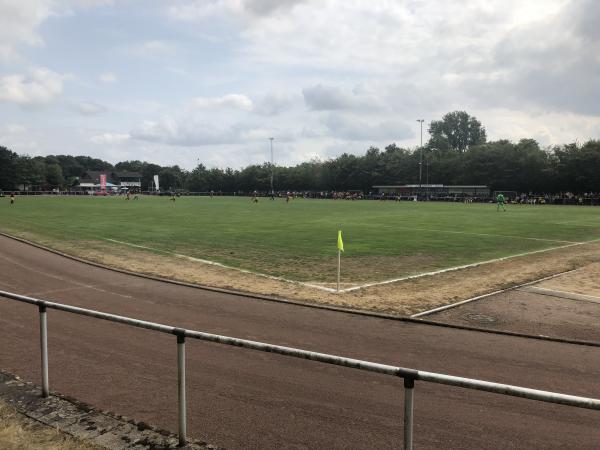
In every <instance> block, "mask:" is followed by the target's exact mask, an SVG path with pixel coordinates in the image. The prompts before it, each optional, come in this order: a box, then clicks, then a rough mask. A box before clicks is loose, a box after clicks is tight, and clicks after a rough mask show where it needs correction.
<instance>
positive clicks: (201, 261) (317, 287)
mask: <svg viewBox="0 0 600 450" xmlns="http://www.w3.org/2000/svg"><path fill="white" fill-rule="evenodd" d="M104 240H105V241H109V242H115V243H117V244H122V245H127V246H129V247H135V248H141V249H144V250H150V251H155V252H160V253H165V254H167V255H171V256H175V257H176V258H181V259H187V260H188V261H193V262H199V263H202V264H207V265H210V266H216V267H221V268H223V269H230V270H236V271H238V272H241V273H247V274H250V275H255V276H259V277H263V278H268V279H270V280H277V281H283V282H285V283H293V284H301V285H303V286H308V287H312V288H315V289H320V290H322V291H326V292H336V290H335V289H331V288H328V287H325V286H319V285H317V284H311V283H304V282H302V281H294V280H288V279H287V278H283V277H276V276H274V275H267V274H264V273H260V272H253V271H251V270H246V269H240V268H239V267H233V266H228V265H226V264H221V263H219V262H216V261H210V260H208V259H201V258H195V257H193V256H188V255H182V254H180V253H173V252H169V251H167V250H161V249H159V248H152V247H146V246H144V245H138V244H132V243H130V242H124V241H118V240H116V239H108V238H105V239H104Z"/></svg>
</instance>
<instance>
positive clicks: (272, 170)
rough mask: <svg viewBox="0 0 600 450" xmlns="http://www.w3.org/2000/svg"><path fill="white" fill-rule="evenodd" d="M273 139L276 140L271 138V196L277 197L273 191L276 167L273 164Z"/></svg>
mask: <svg viewBox="0 0 600 450" xmlns="http://www.w3.org/2000/svg"><path fill="white" fill-rule="evenodd" d="M273 139H275V138H272V137H270V138H269V140H270V141H271V195H275V191H274V190H273V172H274V171H275V165H274V163H273Z"/></svg>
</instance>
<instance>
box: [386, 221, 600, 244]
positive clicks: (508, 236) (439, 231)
mask: <svg viewBox="0 0 600 450" xmlns="http://www.w3.org/2000/svg"><path fill="white" fill-rule="evenodd" d="M598 226H600V225H598ZM384 228H392V229H395V230H411V231H424V232H426V233H446V234H465V235H470V236H487V237H495V238H510V239H525V240H528V241H542V242H558V243H561V244H582V243H583V242H580V241H564V240H561V239H546V238H535V237H528V236H515V235H511V234H494V233H473V232H470V231H457V230H440V229H438V228H413V227H407V226H402V225H388V226H384Z"/></svg>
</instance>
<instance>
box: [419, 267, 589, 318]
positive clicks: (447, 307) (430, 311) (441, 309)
mask: <svg viewBox="0 0 600 450" xmlns="http://www.w3.org/2000/svg"><path fill="white" fill-rule="evenodd" d="M578 270H580V268H577V269H571V270H567V271H565V272H560V273H555V274H554V275H550V276H547V277H544V278H540V279H538V280H533V281H528V282H527V283H523V284H519V285H517V286H513V287H509V288H506V289H500V290H499V291H494V292H490V293H488V294H483V295H478V296H477V297H472V298H468V299H466V300H461V301H460V302H456V303H451V304H450V305H444V306H439V307H437V308H433V309H430V310H429V311H423V312H420V313H417V314H413V315H412V316H410V318H411V319H417V318H419V317H422V316H428V315H430V314H433V313H436V312H440V311H444V310H446V309H450V308H455V307H457V306H460V305H464V304H465V303H471V302H474V301H476V300H481V299H482V298H486V297H491V296H492V295H497V294H502V293H503V292H508V291H513V290H517V289H520V288H522V287H525V286H529V285H532V284H536V283H541V282H542V281H546V280H550V279H551V278H556V277H560V276H562V275H566V274H568V273H571V272H576V271H578Z"/></svg>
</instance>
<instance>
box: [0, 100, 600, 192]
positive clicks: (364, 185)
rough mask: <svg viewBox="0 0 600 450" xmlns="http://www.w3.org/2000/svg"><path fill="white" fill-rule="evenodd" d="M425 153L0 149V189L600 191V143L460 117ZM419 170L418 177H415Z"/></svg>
mask: <svg viewBox="0 0 600 450" xmlns="http://www.w3.org/2000/svg"><path fill="white" fill-rule="evenodd" d="M428 131H429V134H430V139H429V140H428V142H427V143H426V144H425V145H424V146H423V148H412V149H411V148H402V147H398V146H396V145H395V144H390V145H388V146H387V147H385V148H384V149H379V148H376V147H370V148H369V149H367V150H366V152H365V153H364V154H363V155H353V154H348V153H343V154H342V155H340V156H338V157H336V158H331V159H328V160H324V161H323V160H317V159H314V160H311V161H307V162H304V163H301V164H298V165H295V166H289V167H283V166H276V167H272V166H271V165H270V164H269V163H263V164H254V165H249V166H247V167H245V168H243V169H239V170H237V169H231V168H226V169H220V168H211V169H208V168H206V167H205V166H204V165H203V164H199V165H198V166H197V167H196V168H194V169H193V170H191V171H188V170H184V169H181V168H180V167H179V166H176V165H175V166H160V165H158V164H153V163H148V162H144V161H123V162H119V163H117V164H114V165H113V164H111V163H109V162H106V161H103V160H100V159H95V158H90V157H88V156H69V155H49V156H35V157H30V156H27V155H18V154H16V153H15V152H13V151H11V150H9V149H8V148H6V147H2V146H0V189H2V190H15V189H17V188H18V187H19V186H20V185H27V186H30V187H32V188H33V189H37V190H51V189H61V190H64V189H70V188H73V187H75V186H76V185H77V184H78V179H79V178H80V177H82V176H83V175H84V174H85V172H86V171H90V170H92V171H113V170H114V171H127V172H129V171H131V172H139V173H140V174H141V175H142V189H143V190H145V189H147V188H148V186H150V185H151V181H152V177H153V176H154V175H155V174H158V175H159V177H160V185H161V188H163V189H168V190H187V191H191V192H207V191H211V190H212V191H215V192H219V191H221V192H240V191H241V192H252V191H254V190H258V191H263V192H267V191H269V190H270V177H271V171H272V170H273V172H274V178H275V182H274V185H275V190H276V191H286V190H294V191H331V190H334V191H350V190H359V191H362V192H365V193H368V192H371V191H374V189H373V186H375V185H397V184H417V183H419V172H421V182H422V183H423V184H426V183H427V182H429V183H430V184H446V185H469V184H483V185H487V186H489V187H490V188H491V189H492V190H508V191H518V192H538V193H539V192H546V193H558V192H573V193H585V192H598V191H600V140H590V141H588V142H585V143H583V144H577V143H571V144H565V145H558V146H553V147H546V148H542V147H541V146H540V145H539V144H538V142H536V141H535V140H534V139H522V140H520V141H519V142H511V141H508V140H498V141H492V142H488V141H487V136H486V130H485V128H484V127H483V126H482V125H481V123H480V122H479V121H478V120H477V119H476V118H475V117H472V116H469V115H468V114H467V113H466V112H464V111H455V112H451V113H448V114H446V115H445V116H444V117H443V118H442V119H441V120H439V121H433V122H431V124H430V126H429V130H428ZM419 166H420V168H421V171H419Z"/></svg>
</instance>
